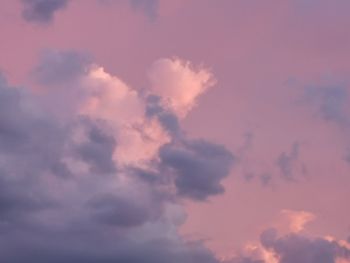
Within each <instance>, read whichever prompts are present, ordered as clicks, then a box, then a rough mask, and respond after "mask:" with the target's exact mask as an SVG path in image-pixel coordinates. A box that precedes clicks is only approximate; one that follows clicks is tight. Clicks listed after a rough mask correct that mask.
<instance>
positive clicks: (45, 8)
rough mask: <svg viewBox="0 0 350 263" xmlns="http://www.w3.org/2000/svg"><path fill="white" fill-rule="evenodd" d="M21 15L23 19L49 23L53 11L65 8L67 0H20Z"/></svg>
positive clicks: (53, 13) (52, 16)
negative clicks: (21, 6)
mask: <svg viewBox="0 0 350 263" xmlns="http://www.w3.org/2000/svg"><path fill="white" fill-rule="evenodd" d="M21 1H22V4H23V12H22V16H23V18H24V19H25V20H27V21H29V22H35V23H49V22H51V21H52V20H53V18H54V15H55V12H57V11H58V10H61V9H63V8H65V7H66V6H67V4H68V1H69V0H21Z"/></svg>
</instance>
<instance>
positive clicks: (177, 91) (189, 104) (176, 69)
mask: <svg viewBox="0 0 350 263" xmlns="http://www.w3.org/2000/svg"><path fill="white" fill-rule="evenodd" d="M149 78H150V80H151V85H152V87H151V89H152V91H153V93H154V94H156V95H158V96H160V97H161V98H162V100H163V103H164V105H165V106H166V107H167V108H169V109H170V110H172V111H173V112H174V113H175V114H176V115H177V116H179V117H184V116H186V114H187V113H188V112H189V111H190V110H191V109H192V108H193V107H194V106H195V105H196V101H197V97H198V96H199V95H201V94H202V93H203V92H205V91H206V90H207V89H208V88H210V87H212V86H213V85H214V84H215V80H214V78H213V76H212V74H211V73H210V72H209V71H208V70H206V69H203V68H199V69H195V68H194V67H193V66H192V65H191V63H190V62H188V61H182V60H180V59H177V58H174V59H159V60H157V61H156V62H155V63H154V64H153V65H152V67H151V69H150V70H149Z"/></svg>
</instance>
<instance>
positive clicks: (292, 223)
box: [281, 209, 316, 233]
mask: <svg viewBox="0 0 350 263" xmlns="http://www.w3.org/2000/svg"><path fill="white" fill-rule="evenodd" d="M281 214H282V215H283V216H285V217H286V218H287V220H288V221H289V230H290V231H291V232H294V233H298V232H300V231H302V230H303V229H304V227H305V225H306V224H307V223H309V222H311V221H313V220H314V219H315V218H316V217H315V215H314V214H312V213H310V212H307V211H294V210H288V209H285V210H282V211H281Z"/></svg>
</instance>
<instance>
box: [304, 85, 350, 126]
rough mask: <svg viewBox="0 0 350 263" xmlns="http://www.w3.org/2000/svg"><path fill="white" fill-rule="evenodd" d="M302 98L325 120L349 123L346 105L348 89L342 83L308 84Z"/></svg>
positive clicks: (341, 124) (342, 123) (343, 123)
mask: <svg viewBox="0 0 350 263" xmlns="http://www.w3.org/2000/svg"><path fill="white" fill-rule="evenodd" d="M304 100H305V101H306V102H307V103H309V104H310V105H311V106H312V107H313V108H314V110H315V112H316V114H317V115H318V116H319V117H321V118H323V119H324V120H326V121H331V122H334V123H337V124H338V125H340V126H344V125H345V126H347V125H349V120H350V119H349V115H348V113H347V108H346V105H347V103H348V91H347V88H346V87H345V86H344V85H323V86H310V87H306V88H305V90H304Z"/></svg>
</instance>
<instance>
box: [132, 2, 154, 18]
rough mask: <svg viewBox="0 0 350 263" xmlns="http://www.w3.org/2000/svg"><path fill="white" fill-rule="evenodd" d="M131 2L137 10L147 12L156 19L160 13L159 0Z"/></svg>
mask: <svg viewBox="0 0 350 263" xmlns="http://www.w3.org/2000/svg"><path fill="white" fill-rule="evenodd" d="M130 4H131V6H132V7H133V8H135V9H136V10H141V11H143V12H145V14H147V15H148V16H149V17H150V18H151V19H155V18H156V17H157V13H158V5H159V1H158V0H130Z"/></svg>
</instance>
